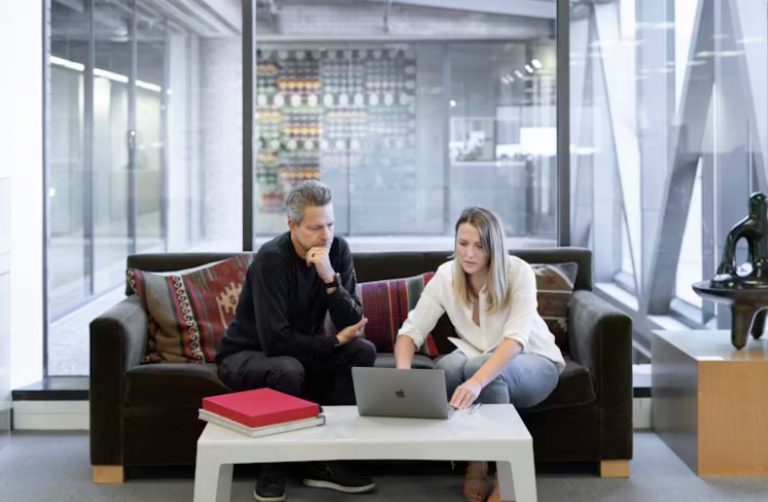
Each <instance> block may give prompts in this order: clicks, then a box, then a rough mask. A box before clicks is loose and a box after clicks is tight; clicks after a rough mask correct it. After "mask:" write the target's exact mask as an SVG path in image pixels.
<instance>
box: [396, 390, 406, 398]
mask: <svg viewBox="0 0 768 502" xmlns="http://www.w3.org/2000/svg"><path fill="white" fill-rule="evenodd" d="M395 395H396V396H397V397H405V391H404V390H403V389H397V390H396V391H395Z"/></svg>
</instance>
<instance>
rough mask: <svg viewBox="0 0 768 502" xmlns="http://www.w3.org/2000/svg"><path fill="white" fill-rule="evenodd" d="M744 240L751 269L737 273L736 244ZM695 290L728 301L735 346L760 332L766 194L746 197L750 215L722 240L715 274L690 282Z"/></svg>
mask: <svg viewBox="0 0 768 502" xmlns="http://www.w3.org/2000/svg"><path fill="white" fill-rule="evenodd" d="M740 239H746V240H747V245H748V256H747V261H748V262H749V264H750V265H751V266H752V269H751V270H750V271H749V272H748V273H746V274H744V275H739V274H738V265H737V264H736V244H737V243H738V241H739V240H740ZM693 289H694V291H696V293H697V294H698V295H699V296H701V297H703V298H707V299H710V300H714V301H718V302H724V303H730V304H731V316H732V319H733V321H732V325H731V343H732V344H733V346H734V347H736V348H737V349H741V348H742V347H744V346H745V345H746V344H747V337H748V336H749V333H750V332H751V333H752V336H754V337H755V339H758V338H760V337H761V336H762V334H763V328H764V327H765V318H766V310H765V309H766V308H768V197H767V196H766V195H765V194H763V193H760V192H757V193H754V194H752V196H751V197H750V198H749V215H747V217H746V218H744V219H743V220H741V221H740V222H738V223H737V224H736V225H735V226H734V227H733V228H731V231H730V232H728V237H726V239H725V249H723V259H722V260H721V262H720V266H719V267H717V275H715V277H713V278H712V279H711V280H710V281H701V282H697V283H695V284H694V285H693Z"/></svg>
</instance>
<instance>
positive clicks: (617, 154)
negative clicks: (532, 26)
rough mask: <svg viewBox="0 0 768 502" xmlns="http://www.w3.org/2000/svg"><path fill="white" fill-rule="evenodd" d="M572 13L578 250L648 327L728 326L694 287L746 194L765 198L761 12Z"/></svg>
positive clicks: (667, 7)
mask: <svg viewBox="0 0 768 502" xmlns="http://www.w3.org/2000/svg"><path fill="white" fill-rule="evenodd" d="M571 5H572V9H571V24H570V44H571V62H570V64H571V68H570V72H571V88H570V99H571V179H572V200H573V211H572V217H573V220H572V228H573V236H574V244H576V245H585V246H589V247H592V248H593V249H594V251H595V276H596V279H597V281H599V282H603V283H614V284H616V285H619V286H620V287H622V288H623V289H624V290H625V291H626V292H628V293H630V294H631V295H633V296H634V297H635V299H636V300H637V309H638V311H639V313H640V314H642V315H643V316H644V315H647V316H673V317H675V318H677V319H678V320H679V321H682V322H683V323H686V324H688V325H691V326H702V325H703V324H704V323H710V325H719V326H729V325H730V319H729V314H728V312H727V309H723V310H718V309H717V308H716V306H714V305H712V304H711V303H709V302H702V301H701V299H700V298H699V297H698V296H696V295H695V293H694V292H693V291H692V289H691V284H692V283H693V282H696V281H700V280H703V279H709V278H711V277H712V276H713V275H714V272H715V269H716V268H717V265H718V263H719V260H720V258H721V256H722V247H721V246H722V245H723V243H724V242H725V236H726V235H727V233H728V231H729V229H730V228H731V227H732V226H733V225H734V224H735V223H736V222H737V221H739V220H740V219H741V218H743V217H744V216H745V215H746V211H747V199H748V197H749V195H750V193H752V192H754V191H758V190H759V191H765V190H766V188H767V187H766V161H765V159H766V158H768V157H766V153H768V113H766V112H768V86H766V74H765V67H766V62H768V44H766V41H767V40H768V36H767V35H768V22H767V21H766V19H768V18H767V17H766V4H765V2H763V1H761V0H734V1H726V0H677V1H673V0H664V1H661V2H640V1H636V0H616V1H613V2H594V3H585V2H572V4H571ZM745 247H746V246H745V242H741V243H740V244H739V247H738V253H737V254H738V257H739V260H740V261H742V262H743V261H744V260H745V258H746V249H745ZM715 314H716V317H713V316H714V315H715ZM639 328H641V330H642V328H643V326H642V325H640V326H639ZM637 342H638V345H639V346H640V347H641V348H642V347H644V348H645V349H646V350H647V347H648V340H647V339H645V338H644V337H643V336H642V335H641V336H640V337H639V339H638V340H637Z"/></svg>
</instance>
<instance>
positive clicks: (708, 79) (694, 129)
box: [641, 0, 716, 314]
mask: <svg viewBox="0 0 768 502" xmlns="http://www.w3.org/2000/svg"><path fill="white" fill-rule="evenodd" d="M714 7H715V1H714V0H701V2H699V4H698V6H697V11H696V21H695V24H694V29H693V44H692V49H691V51H690V55H689V57H688V67H687V69H686V74H685V80H684V83H683V93H682V97H681V100H680V107H679V108H678V113H677V120H676V121H675V124H673V128H674V131H673V135H672V142H671V145H672V149H671V153H670V155H671V156H670V160H671V162H670V170H669V173H668V175H667V179H666V182H665V187H664V202H663V203H662V205H661V211H660V215H659V217H660V220H661V221H660V223H659V226H658V232H657V235H656V241H655V245H654V247H653V250H654V251H653V257H652V259H651V271H650V274H649V281H648V284H649V288H648V291H647V292H646V294H644V295H643V297H642V303H641V310H642V312H644V313H647V314H664V313H666V312H668V311H669V305H670V302H671V301H672V298H673V297H674V294H675V279H676V274H677V264H678V260H679V258H680V248H681V245H682V235H683V233H684V231H685V223H686V218H687V216H688V209H689V207H690V203H691V195H692V193H693V185H694V182H695V180H696V168H697V165H698V161H699V156H700V155H701V146H702V140H703V137H704V131H705V128H706V124H707V113H708V111H709V107H710V103H711V100H712V90H713V85H714V80H715V58H714V55H715V43H716V42H715V38H714V35H715V31H714V20H715V10H714Z"/></svg>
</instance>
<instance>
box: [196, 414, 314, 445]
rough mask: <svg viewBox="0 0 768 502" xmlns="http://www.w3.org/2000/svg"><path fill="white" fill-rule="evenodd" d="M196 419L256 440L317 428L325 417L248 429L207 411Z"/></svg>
mask: <svg viewBox="0 0 768 502" xmlns="http://www.w3.org/2000/svg"><path fill="white" fill-rule="evenodd" d="M198 412H199V414H198V418H200V420H205V421H206V422H209V423H212V424H216V425H218V426H220V427H224V428H226V429H230V430H233V431H235V432H239V433H241V434H245V435H246V436H250V437H252V438H258V437H262V436H269V435H272V434H279V433H281V432H290V431H295V430H299V429H308V428H310V427H318V426H320V425H324V424H325V415H323V414H320V415H318V416H316V417H309V418H302V419H301V420H292V421H290V422H282V423H279V424H273V425H263V426H261V427H248V426H247V425H243V424H241V423H238V422H235V421H234V420H230V419H228V418H226V417H222V416H221V415H218V414H216V413H211V412H210V411H208V410H204V409H202V408H201V409H200V410H198Z"/></svg>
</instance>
